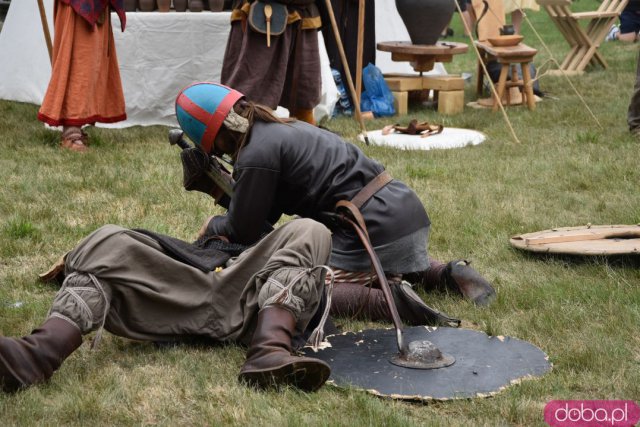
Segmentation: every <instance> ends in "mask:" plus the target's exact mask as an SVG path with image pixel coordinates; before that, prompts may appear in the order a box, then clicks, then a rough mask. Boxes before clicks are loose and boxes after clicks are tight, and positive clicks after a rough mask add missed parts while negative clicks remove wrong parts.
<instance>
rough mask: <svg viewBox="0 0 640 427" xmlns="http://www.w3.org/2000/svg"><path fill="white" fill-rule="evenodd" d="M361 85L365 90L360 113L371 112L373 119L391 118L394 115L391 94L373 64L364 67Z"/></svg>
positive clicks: (378, 70) (394, 110) (380, 73)
mask: <svg viewBox="0 0 640 427" xmlns="http://www.w3.org/2000/svg"><path fill="white" fill-rule="evenodd" d="M362 84H363V85H364V89H365V90H364V91H363V92H362V101H361V105H360V109H361V110H362V111H371V112H372V113H373V115H374V116H375V117H384V116H393V115H394V114H395V113H396V109H395V108H393V94H392V93H391V90H389V86H387V82H385V81H384V77H383V76H382V71H380V69H379V68H378V67H376V66H375V65H373V64H369V65H367V66H366V67H364V70H362Z"/></svg>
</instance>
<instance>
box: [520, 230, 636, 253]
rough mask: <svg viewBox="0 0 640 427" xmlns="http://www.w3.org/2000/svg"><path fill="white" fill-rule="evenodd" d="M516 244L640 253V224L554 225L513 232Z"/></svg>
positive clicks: (542, 249) (555, 250)
mask: <svg viewBox="0 0 640 427" xmlns="http://www.w3.org/2000/svg"><path fill="white" fill-rule="evenodd" d="M509 242H510V243H511V245H512V246H513V247H516V248H518V249H522V250H525V251H531V252H542V253H551V254H564V255H640V224H638V225H586V226H582V227H564V228H553V229H550V230H544V231H538V232H535V233H527V234H520V235H517V236H513V237H512V238H511V239H510V240H509Z"/></svg>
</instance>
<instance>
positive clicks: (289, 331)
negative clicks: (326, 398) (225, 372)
mask: <svg viewBox="0 0 640 427" xmlns="http://www.w3.org/2000/svg"><path fill="white" fill-rule="evenodd" d="M295 326H296V319H295V317H294V315H293V314H292V313H291V312H290V311H289V310H287V309H285V308H283V307H280V306H277V305H270V306H267V307H265V308H263V309H262V310H260V312H259V313H258V325H257V326H256V330H255V332H254V333H253V338H252V339H251V346H250V347H249V351H248V352H247V360H246V361H245V362H244V365H242V368H240V375H239V376H238V379H239V380H240V381H244V382H246V383H247V384H250V385H252V386H255V387H259V388H263V389H264V388H268V387H277V386H281V385H294V386H296V387H298V388H300V389H302V390H305V391H315V390H317V389H319V388H320V387H321V386H322V385H323V384H324V383H325V381H327V378H329V374H330V373H331V368H329V365H327V364H326V363H325V362H323V361H322V360H318V359H313V358H311V357H300V356H292V355H291V337H292V335H293V331H294V330H295Z"/></svg>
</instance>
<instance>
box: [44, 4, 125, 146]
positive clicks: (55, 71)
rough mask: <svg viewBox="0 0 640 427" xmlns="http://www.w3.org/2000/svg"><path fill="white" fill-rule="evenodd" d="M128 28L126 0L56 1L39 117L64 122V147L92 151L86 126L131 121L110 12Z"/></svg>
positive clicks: (55, 124)
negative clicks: (48, 70)
mask: <svg viewBox="0 0 640 427" xmlns="http://www.w3.org/2000/svg"><path fill="white" fill-rule="evenodd" d="M111 8H113V10H115V11H116V13H117V14H118V17H119V18H120V24H121V28H122V31H124V27H125V23H126V17H125V12H124V8H123V0H56V1H55V3H54V28H55V36H54V43H53V64H52V70H51V80H50V81H49V87H48V88H47V92H46V94H45V96H44V100H43V101H42V106H41V107H40V111H39V112H38V120H40V121H41V122H44V123H46V124H48V125H50V126H62V140H61V146H62V147H63V148H67V149H70V150H72V151H77V152H84V151H86V150H87V144H88V137H87V134H86V133H84V131H82V126H84V125H93V124H95V123H96V122H101V123H115V122H119V121H122V120H126V118H127V115H126V113H125V104H124V95H123V93H122V83H121V80H120V71H119V68H118V58H117V57H116V49H115V44H114V40H113V31H112V29H111V13H110V10H111Z"/></svg>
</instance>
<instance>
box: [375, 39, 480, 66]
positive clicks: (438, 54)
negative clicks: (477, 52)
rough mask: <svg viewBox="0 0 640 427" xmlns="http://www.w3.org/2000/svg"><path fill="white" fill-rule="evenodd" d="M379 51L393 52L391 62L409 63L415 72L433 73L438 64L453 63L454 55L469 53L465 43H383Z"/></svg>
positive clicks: (379, 45)
mask: <svg viewBox="0 0 640 427" xmlns="http://www.w3.org/2000/svg"><path fill="white" fill-rule="evenodd" d="M378 50H381V51H383V52H391V60H392V61H396V62H409V63H410V64H411V66H412V67H413V69H414V70H416V71H419V72H422V71H431V70H432V69H433V66H434V65H435V63H436V62H451V61H452V60H453V55H458V54H461V53H467V51H468V50H469V47H468V46H467V45H466V44H464V43H457V42H438V43H436V44H433V45H426V44H412V43H411V42H381V43H378Z"/></svg>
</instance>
